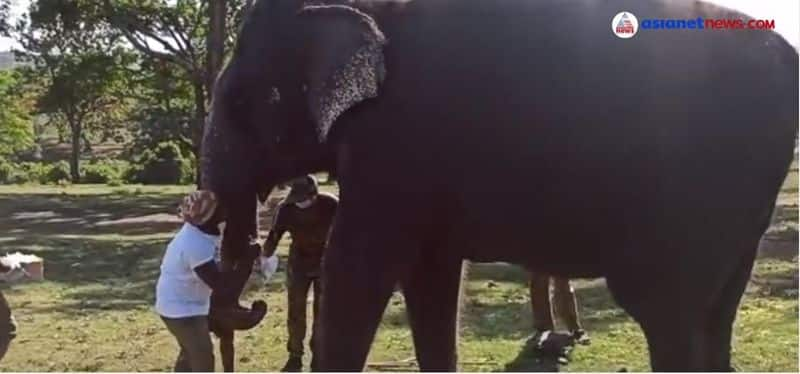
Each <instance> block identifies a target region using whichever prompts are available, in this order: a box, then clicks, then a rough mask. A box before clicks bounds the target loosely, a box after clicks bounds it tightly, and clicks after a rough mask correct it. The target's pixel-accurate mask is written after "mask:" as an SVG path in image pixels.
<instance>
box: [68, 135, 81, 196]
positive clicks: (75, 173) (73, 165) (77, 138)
mask: <svg viewBox="0 0 800 374" xmlns="http://www.w3.org/2000/svg"><path fill="white" fill-rule="evenodd" d="M70 128H71V129H72V155H71V156H70V160H69V174H70V177H71V178H72V183H78V182H80V181H81V169H80V160H81V138H82V136H81V135H82V133H83V128H82V126H81V124H80V123H70Z"/></svg>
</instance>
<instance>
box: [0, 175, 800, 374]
mask: <svg viewBox="0 0 800 374" xmlns="http://www.w3.org/2000/svg"><path fill="white" fill-rule="evenodd" d="M797 179H798V177H797V166H796V165H795V166H794V167H793V172H792V173H791V174H790V176H789V178H788V179H787V183H786V185H785V186H784V190H783V193H782V195H781V198H780V201H779V207H778V211H777V214H776V218H775V222H774V224H773V226H772V227H771V228H770V231H769V232H768V235H767V237H768V239H769V240H766V241H765V242H764V243H765V244H764V246H763V250H762V254H761V256H760V258H759V260H758V263H757V267H756V271H755V274H754V276H753V279H752V281H751V284H750V287H748V291H747V294H746V296H745V299H744V302H743V305H742V307H741V309H740V313H739V318H738V320H737V323H736V330H735V340H734V357H735V365H736V366H738V368H740V369H743V370H747V371H794V372H796V371H798V351H797V349H798V296H797V289H798V275H797V274H798V265H797V261H798V259H797V248H798V246H797V198H798V195H797ZM187 189H188V188H187V187H182V186H168V187H161V186H159V187H136V186H126V187H107V186H68V187H58V186H52V187H39V186H3V187H0V232H3V233H4V235H2V236H0V247H2V250H0V252H11V251H16V250H20V251H24V252H31V253H35V254H38V255H40V256H42V257H44V258H45V261H46V262H45V269H46V270H45V273H46V277H47V281H45V282H39V283H28V284H20V285H15V286H13V287H11V288H6V289H4V292H5V294H6V297H7V298H8V299H9V302H10V304H11V306H12V308H13V311H14V313H15V315H16V317H17V321H18V324H19V336H18V338H17V339H16V340H15V341H14V342H13V344H12V347H11V349H10V350H9V352H8V354H7V356H6V357H5V359H4V360H3V361H2V362H0V370H3V371H123V370H124V371H168V370H171V365H172V362H173V360H174V358H175V356H176V354H177V347H176V345H175V343H174V341H173V340H172V338H171V337H170V336H169V334H168V333H167V331H166V329H165V328H164V326H163V324H162V323H161V321H160V320H159V319H158V318H157V316H156V315H155V314H154V312H153V309H152V307H151V305H152V304H153V298H154V284H155V280H156V278H157V276H158V265H159V261H160V258H161V255H162V252H163V250H164V247H165V245H166V243H167V241H168V240H169V238H170V236H171V234H172V233H173V232H174V230H175V229H176V227H177V225H178V222H177V221H176V219H175V218H174V217H173V214H172V212H174V210H175V205H176V203H177V201H178V199H179V198H180V196H181V194H182V193H184V192H186V191H187ZM282 244H283V245H282V247H281V249H280V252H279V253H280V254H281V255H283V256H285V255H286V245H287V244H288V240H285V241H284V243H282ZM283 275H284V273H283V270H281V271H280V272H279V273H278V274H277V275H276V277H275V278H273V280H272V281H270V282H269V284H266V285H265V284H263V283H261V282H256V281H251V284H250V285H249V286H248V289H247V291H246V294H245V298H246V299H248V300H253V299H256V298H260V299H266V300H267V302H268V304H269V306H270V312H269V315H268V316H267V318H266V319H265V320H264V322H262V323H261V325H259V326H258V327H257V328H255V329H253V330H250V331H247V332H243V333H240V334H239V335H238V336H237V349H238V351H239V352H238V353H239V354H238V357H237V366H238V369H239V370H242V371H275V370H278V369H279V368H280V367H281V365H282V364H283V361H284V360H285V358H286V353H285V345H286V338H287V334H286V328H285V322H284V321H285V318H286V308H285V305H286V300H285V299H286V296H285V288H284V283H283ZM525 281H526V278H525V274H524V272H522V271H521V270H520V269H519V268H517V267H514V266H510V265H506V264H481V265H474V266H472V269H471V272H470V279H469V282H468V284H467V288H466V299H465V302H464V309H463V313H462V323H461V326H462V332H461V336H462V338H461V341H460V361H461V368H462V370H466V371H502V370H527V371H537V370H541V369H547V368H542V367H537V366H536V364H535V363H534V361H533V360H532V359H531V357H530V351H529V350H528V349H526V348H525V347H524V345H525V340H526V338H527V336H528V334H529V331H530V329H531V316H530V308H529V304H528V296H527V288H526V284H525ZM576 288H577V293H578V298H579V302H580V304H581V308H582V317H583V320H584V324H585V327H586V328H587V330H588V331H589V333H590V335H591V337H592V344H591V345H590V346H579V347H577V348H576V350H575V352H574V353H573V355H572V362H571V363H570V364H569V365H567V366H564V367H562V368H561V370H565V371H588V370H595V371H617V370H619V369H621V368H627V369H628V370H636V371H642V370H648V365H647V350H646V348H645V344H644V338H643V336H642V334H641V332H640V330H639V329H638V327H637V326H636V325H635V324H634V323H633V322H632V321H631V319H630V318H629V317H628V316H627V315H625V313H623V312H622V311H621V310H620V309H619V308H617V307H616V306H615V305H614V303H613V302H612V301H611V298H610V296H609V294H608V292H607V290H606V288H605V285H604V283H603V281H602V280H591V281H588V280H587V281H578V282H576ZM309 317H310V316H309ZM412 357H413V347H412V343H411V337H410V331H409V329H408V325H407V321H406V317H405V312H404V306H403V302H402V297H401V296H399V295H396V296H395V297H394V298H393V299H392V301H391V302H390V306H389V308H388V309H387V311H386V314H385V316H384V319H383V322H382V324H381V327H380V331H379V333H378V337H377V339H376V342H375V344H374V345H373V349H372V353H371V355H370V358H369V361H370V362H371V363H372V364H373V366H371V367H370V368H371V369H374V370H414V369H416V367H415V366H413V360H411V358H412ZM218 365H219V364H218Z"/></svg>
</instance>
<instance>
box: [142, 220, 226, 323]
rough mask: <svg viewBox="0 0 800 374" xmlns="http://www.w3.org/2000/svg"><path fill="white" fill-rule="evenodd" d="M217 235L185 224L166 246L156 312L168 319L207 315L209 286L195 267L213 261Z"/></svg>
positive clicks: (159, 279)
mask: <svg viewBox="0 0 800 374" xmlns="http://www.w3.org/2000/svg"><path fill="white" fill-rule="evenodd" d="M217 239H218V236H216V235H208V234H206V233H204V232H202V231H200V229H198V228H197V227H195V226H193V225H191V224H189V223H184V224H183V227H182V228H181V229H180V231H178V233H177V234H176V235H175V237H174V238H173V239H172V241H171V242H170V243H169V245H167V251H166V253H164V259H163V260H162V261H161V275H160V276H159V277H158V284H156V306H155V307H156V312H157V313H158V314H160V315H161V316H164V317H167V318H184V317H194V316H204V315H208V309H209V304H210V300H209V298H210V297H211V288H210V287H209V286H208V285H207V284H206V283H205V282H203V280H202V279H200V277H198V276H197V274H196V273H195V272H194V268H196V267H198V266H200V265H202V264H205V263H207V262H209V261H213V260H214V252H215V248H216V242H217Z"/></svg>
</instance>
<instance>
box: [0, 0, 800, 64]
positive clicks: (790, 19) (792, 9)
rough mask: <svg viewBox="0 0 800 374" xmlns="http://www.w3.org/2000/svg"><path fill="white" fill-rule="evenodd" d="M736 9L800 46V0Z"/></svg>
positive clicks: (755, 0) (748, 3)
mask: <svg viewBox="0 0 800 374" xmlns="http://www.w3.org/2000/svg"><path fill="white" fill-rule="evenodd" d="M593 1H600V0H593ZM705 1H706V2H709V3H714V4H719V5H722V6H725V7H728V8H732V9H736V10H738V11H740V12H742V13H745V14H747V15H749V16H751V17H753V18H756V19H774V20H775V31H777V32H778V33H779V34H781V35H783V37H784V38H786V40H787V41H788V42H789V43H791V44H792V45H794V46H795V48H800V1H798V0H705ZM29 3H30V0H12V10H11V12H12V15H16V16H18V15H19V14H21V13H23V12H24V11H25V10H26V9H27V8H28V4H29ZM14 45H15V44H14V42H13V41H12V40H10V39H8V38H0V51H7V50H9V49H11V47H13V46H14Z"/></svg>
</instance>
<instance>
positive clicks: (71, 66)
mask: <svg viewBox="0 0 800 374" xmlns="http://www.w3.org/2000/svg"><path fill="white" fill-rule="evenodd" d="M99 11H100V8H98V7H96V6H93V3H92V2H90V1H85V2H83V1H62V0H39V1H36V2H33V3H31V7H30V10H29V13H28V15H27V17H24V18H23V19H22V20H20V21H19V22H18V24H17V25H16V26H15V32H14V34H15V36H16V38H17V41H18V42H19V43H20V45H22V47H23V50H22V51H18V55H19V57H21V58H23V59H25V60H27V61H29V62H31V63H32V66H30V67H28V68H27V76H28V77H29V78H30V79H31V80H35V81H40V82H42V86H43V87H44V90H43V92H42V94H41V95H40V96H39V97H38V99H37V102H36V107H37V110H38V112H40V113H44V114H46V115H47V117H48V119H49V121H50V122H51V123H52V124H56V125H58V124H61V125H63V126H64V128H66V129H68V130H69V132H70V138H71V144H72V152H71V153H72V154H71V157H70V175H71V178H72V181H73V182H78V181H79V180H80V164H79V163H80V155H81V142H82V141H85V140H86V139H87V136H86V135H87V132H90V133H95V132H108V131H112V129H114V128H116V127H118V126H119V125H120V123H121V122H123V121H124V120H125V118H126V111H127V107H128V106H129V104H130V103H129V100H128V99H126V98H125V96H124V94H123V91H124V90H125V89H126V84H125V83H126V81H125V79H126V76H127V70H128V67H130V66H132V65H134V62H135V60H134V56H133V55H131V54H130V53H129V51H127V50H125V48H124V47H123V46H122V44H121V36H120V35H119V34H118V33H115V32H114V31H113V29H111V28H109V27H108V25H107V24H105V23H104V22H102V20H101V18H100V17H98V16H97V15H99V14H100V13H99ZM93 15H94V16H93Z"/></svg>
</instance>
